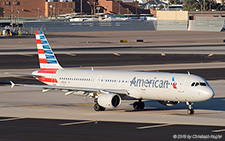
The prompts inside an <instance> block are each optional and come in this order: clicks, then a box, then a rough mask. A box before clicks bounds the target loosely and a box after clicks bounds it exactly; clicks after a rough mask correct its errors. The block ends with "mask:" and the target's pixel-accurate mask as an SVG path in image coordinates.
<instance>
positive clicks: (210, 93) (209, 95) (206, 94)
mask: <svg viewBox="0 0 225 141" xmlns="http://www.w3.org/2000/svg"><path fill="white" fill-rule="evenodd" d="M203 93H204V94H203V95H204V99H205V101H206V100H209V99H211V98H213V96H214V95H215V92H214V90H213V89H212V88H211V87H209V88H208V89H206V90H204V92H203Z"/></svg>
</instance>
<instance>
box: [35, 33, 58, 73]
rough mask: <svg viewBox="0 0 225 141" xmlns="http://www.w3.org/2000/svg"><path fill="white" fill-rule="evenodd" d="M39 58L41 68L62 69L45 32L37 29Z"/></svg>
mask: <svg viewBox="0 0 225 141" xmlns="http://www.w3.org/2000/svg"><path fill="white" fill-rule="evenodd" d="M35 36H36V41H37V50H38V58H39V64H40V68H41V69H61V68H62V67H61V66H60V65H59V63H58V61H57V59H56V57H55V55H54V53H53V51H52V49H51V47H50V45H49V43H48V41H47V39H46V37H45V35H44V33H43V32H42V31H35Z"/></svg>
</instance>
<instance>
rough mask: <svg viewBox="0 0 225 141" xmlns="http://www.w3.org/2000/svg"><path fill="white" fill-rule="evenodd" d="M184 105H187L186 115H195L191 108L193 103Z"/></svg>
mask: <svg viewBox="0 0 225 141" xmlns="http://www.w3.org/2000/svg"><path fill="white" fill-rule="evenodd" d="M186 104H187V105H188V111H187V113H188V114H189V115H193V114H194V113H195V111H194V109H193V107H192V105H193V104H194V103H192V102H186Z"/></svg>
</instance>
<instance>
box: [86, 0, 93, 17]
mask: <svg viewBox="0 0 225 141" xmlns="http://www.w3.org/2000/svg"><path fill="white" fill-rule="evenodd" d="M87 4H88V5H89V6H90V8H91V15H93V8H92V6H91V4H90V2H89V1H87Z"/></svg>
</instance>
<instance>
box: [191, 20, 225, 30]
mask: <svg viewBox="0 0 225 141" xmlns="http://www.w3.org/2000/svg"><path fill="white" fill-rule="evenodd" d="M224 23H225V17H195V20H190V21H189V27H188V31H217V32H220V31H221V30H222V29H223V27H224Z"/></svg>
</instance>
